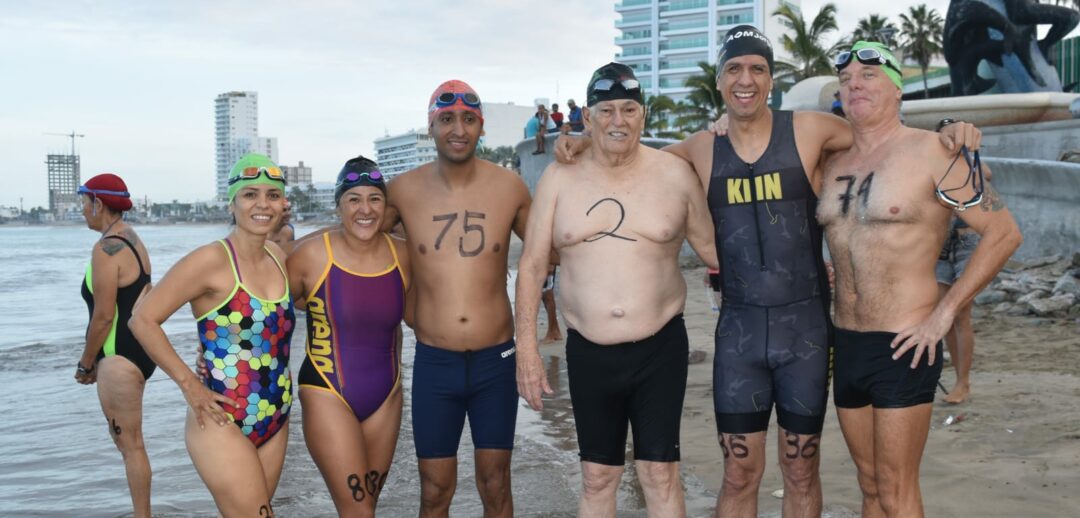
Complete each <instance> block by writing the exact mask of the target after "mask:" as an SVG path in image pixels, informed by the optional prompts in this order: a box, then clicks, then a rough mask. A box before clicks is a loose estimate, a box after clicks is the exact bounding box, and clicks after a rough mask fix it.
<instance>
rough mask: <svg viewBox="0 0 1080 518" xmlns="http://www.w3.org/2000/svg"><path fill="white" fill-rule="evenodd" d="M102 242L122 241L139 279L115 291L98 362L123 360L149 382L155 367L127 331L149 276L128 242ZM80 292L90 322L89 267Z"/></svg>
mask: <svg viewBox="0 0 1080 518" xmlns="http://www.w3.org/2000/svg"><path fill="white" fill-rule="evenodd" d="M102 239H119V240H120V241H123V242H124V244H125V245H127V246H128V248H130V249H131V253H133V254H135V261H136V262H138V263H139V276H138V277H137V278H136V279H135V282H133V283H131V284H129V285H127V286H124V287H122V288H117V289H116V311H115V313H114V314H113V322H112V329H110V330H109V336H108V337H107V338H105V344H104V345H102V347H101V350H100V351H98V353H97V359H98V360H100V359H102V358H105V357H107V356H123V357H124V358H127V359H128V360H131V363H134V364H135V366H136V367H138V368H139V371H141V372H142V375H143V379H144V380H146V379H150V376H151V375H152V374H154V369H156V368H157V365H155V364H154V362H153V360H151V359H150V357H149V356H147V354H146V351H144V350H143V348H142V345H140V344H139V342H138V340H136V339H135V335H133V334H131V330H130V329H128V320H131V311H132V309H134V308H135V302H136V301H138V300H139V295H141V294H142V291H143V288H145V287H146V285H147V284H150V274H149V273H146V269H145V268H143V264H142V259H140V258H139V252H138V251H137V250H136V249H135V245H132V244H131V242H130V241H128V240H127V239H124V238H123V237H121V236H105V237H103V238H102ZM80 291H82V298H83V300H84V301H86V309H88V310H90V318H93V317H94V268H93V264H92V263H91V264H87V265H86V275H85V276H84V277H83V282H82V289H81V290H80ZM88 327H89V325H88Z"/></svg>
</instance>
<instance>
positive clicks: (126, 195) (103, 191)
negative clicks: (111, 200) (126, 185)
mask: <svg viewBox="0 0 1080 518" xmlns="http://www.w3.org/2000/svg"><path fill="white" fill-rule="evenodd" d="M76 192H77V193H78V194H80V195H81V194H89V195H90V196H94V195H97V194H104V195H106V196H119V197H121V198H130V197H131V193H130V192H127V191H109V190H106V189H91V188H89V187H87V186H85V185H80V186H79V189H78V191H76Z"/></svg>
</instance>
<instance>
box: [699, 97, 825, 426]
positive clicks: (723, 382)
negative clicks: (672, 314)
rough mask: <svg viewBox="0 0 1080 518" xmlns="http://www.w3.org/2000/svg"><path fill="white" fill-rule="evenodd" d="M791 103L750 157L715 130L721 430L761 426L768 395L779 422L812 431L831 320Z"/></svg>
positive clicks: (821, 402) (712, 199)
mask: <svg viewBox="0 0 1080 518" xmlns="http://www.w3.org/2000/svg"><path fill="white" fill-rule="evenodd" d="M793 121H794V119H793V114H792V112H789V111H773V112H772V123H773V125H772V134H771V135H770V137H769V145H768V147H767V148H766V149H765V152H764V153H763V154H762V155H761V157H760V158H759V159H758V160H757V162H754V163H752V164H749V163H746V162H744V161H743V160H742V159H741V158H740V157H739V156H738V154H737V153H736V152H735V148H734V147H733V146H732V144H731V141H730V140H729V138H728V137H726V136H725V137H716V138H715V139H714V143H713V164H712V173H711V176H710V180H709V192H708V201H709V212H710V213H711V214H712V219H713V225H714V227H715V228H716V249H717V256H718V257H719V259H720V291H721V292H723V294H724V300H723V306H722V308H721V310H720V320H719V322H718V323H717V327H716V354H715V356H714V366H713V403H714V407H715V410H716V426H717V430H718V431H719V432H720V433H754V432H761V431H765V430H766V429H767V428H768V425H769V417H770V415H771V413H772V407H773V404H774V403H775V404H776V408H777V420H778V421H779V423H780V426H781V427H783V428H784V429H785V430H788V431H792V432H795V433H798V434H817V433H820V432H821V428H822V424H823V422H824V416H825V406H826V403H827V401H828V386H829V382H828V376H829V354H830V347H831V340H830V338H831V328H832V323H831V321H830V319H829V300H830V296H829V285H828V275H827V274H826V271H825V261H824V258H823V257H822V249H823V242H822V229H821V226H820V225H819V224H818V222H817V219H816V217H815V213H816V211H817V203H818V198H817V195H816V194H815V193H814V189H813V186H812V185H811V184H810V180H809V179H808V178H807V176H806V171H805V170H804V169H803V166H802V160H801V159H800V158H799V151H798V149H797V148H796V146H795V129H794V122H793Z"/></svg>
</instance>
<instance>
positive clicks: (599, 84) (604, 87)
mask: <svg viewBox="0 0 1080 518" xmlns="http://www.w3.org/2000/svg"><path fill="white" fill-rule="evenodd" d="M616 84H619V85H622V87H623V88H625V89H627V90H638V89H640V88H641V83H640V82H638V80H637V79H622V80H619V81H616V80H614V79H598V80H597V81H596V82H595V83H593V86H592V89H593V90H599V91H601V92H610V91H611V89H612V88H614V87H615V85H616Z"/></svg>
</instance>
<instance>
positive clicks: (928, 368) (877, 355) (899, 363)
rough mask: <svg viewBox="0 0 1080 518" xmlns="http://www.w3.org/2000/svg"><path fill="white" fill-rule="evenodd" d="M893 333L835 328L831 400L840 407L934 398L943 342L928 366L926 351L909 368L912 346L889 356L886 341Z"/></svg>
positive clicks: (897, 405)
mask: <svg viewBox="0 0 1080 518" xmlns="http://www.w3.org/2000/svg"><path fill="white" fill-rule="evenodd" d="M893 338H896V333H886V332H881V331H868V332H859V331H849V330H847V329H840V328H836V342H835V343H836V358H835V361H836V364H835V367H836V370H835V372H834V374H833V392H834V393H835V394H834V396H833V402H834V403H836V406H837V407H840V408H862V407H864V406H866V405H874V408H907V407H912V406H915V405H922V404H925V403H932V402H933V401H934V390H935V389H936V388H937V382H938V379H939V378H941V364H942V357H941V351H942V344H941V342H940V341H939V342H938V343H937V345H936V346H935V347H936V348H937V355H936V357H935V360H934V364H933V365H928V362H929V359H928V358H927V354H926V353H924V354H923V358H922V359H920V360H919V364H918V366H916V367H915V368H914V369H912V368H911V359H912V358H914V356H915V348H912V349H910V350H908V352H906V353H905V354H904V355H903V356H901V357H900V358H897V359H895V360H894V359H892V355H893V352H895V351H894V350H893V349H892V348H891V347H889V344H891V343H892V340H893Z"/></svg>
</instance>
